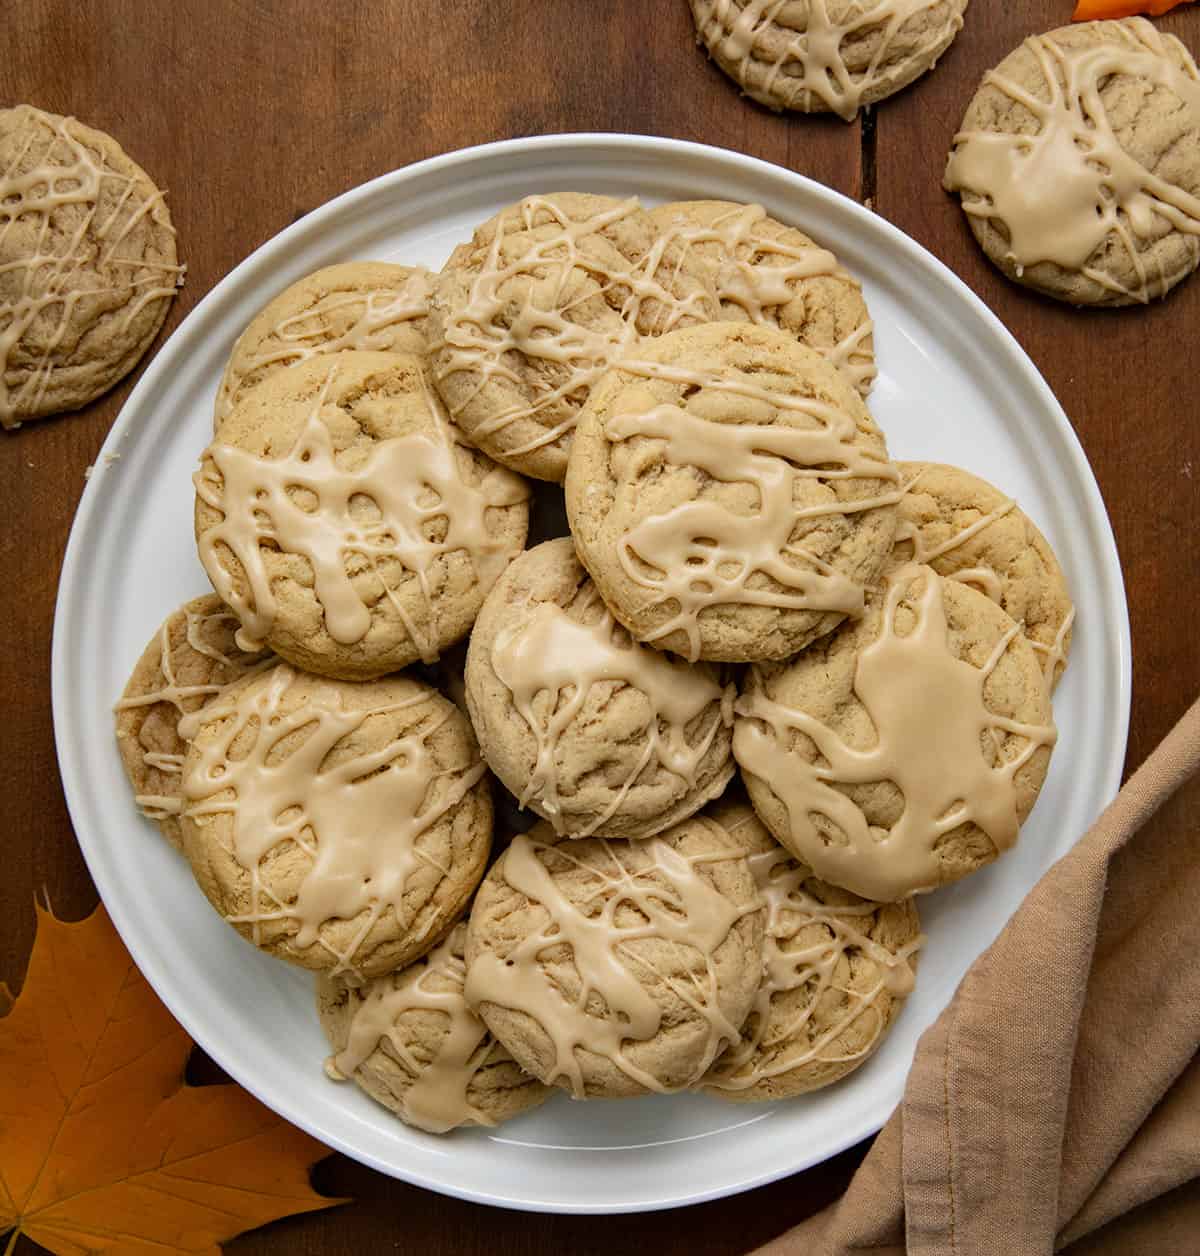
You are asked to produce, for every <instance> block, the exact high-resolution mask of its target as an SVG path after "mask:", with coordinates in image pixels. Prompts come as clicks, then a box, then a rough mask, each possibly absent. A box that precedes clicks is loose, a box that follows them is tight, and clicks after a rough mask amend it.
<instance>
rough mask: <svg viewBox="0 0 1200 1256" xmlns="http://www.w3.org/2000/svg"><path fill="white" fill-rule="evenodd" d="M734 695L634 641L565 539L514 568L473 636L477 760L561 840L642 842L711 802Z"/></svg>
mask: <svg viewBox="0 0 1200 1256" xmlns="http://www.w3.org/2000/svg"><path fill="white" fill-rule="evenodd" d="M734 696H735V694H734V689H733V686H732V685H723V684H722V682H721V678H720V677H719V675H718V673H717V669H716V668H714V667H711V666H706V665H700V666H697V667H689V666H688V665H687V664H686V663H682V662H679V661H677V660H674V659H672V658H670V657H669V656H668V655H666V654H663V653H661V652H660V651H658V650H651V649H647V648H646V647H645V646H642V645H638V644H637V642H636V641H631V640H630V638H629V635H628V634H627V633H626V631H625V630H624V629H623V628H621V627H619V626H618V625H617V624H615V623H614V622H613V619H612V616H611V615H610V614H609V613H608V610H607V608H606V607H605V605H604V603H603V602H602V601H601V600H600V595H599V594H598V593H597V592H596V587H595V585H593V584H592V582H591V580H589V579H588V576H587V572H585V571H584V569H583V567H582V566H580V564H579V561H578V559H577V558H576V556H575V549H574V546H573V545H572V543H571V539H570V537H562V538H560V539H559V540H557V541H547V542H545V544H543V545H539V546H538V547H537V548H536V549H532V550H527V551H526V552H525V553H524V554H522V555H521V556H520V557H519V558H518V559H517V560H516V561H515V562H513V563H511V564H510V565H509V568H508V570H507V571H506V572H505V573H504V575H503V576H501V577H500V579H499V581H497V583H496V585H495V587H494V588H493V589H492V591H491V593H490V594H489V595H488V598H487V601H486V602H484V604H483V610H481V611H480V612H479V619H478V621H477V622H476V624H475V628H474V631H473V632H472V633H471V647H470V651H469V653H468V655H467V704H468V707H469V709H470V712H471V721H472V723H473V724H474V726H475V731H476V733H477V734H478V736H479V743H480V746H481V747H482V749H483V757H484V758H485V759H486V760H487V763H488V766H489V767H490V768H491V769H492V771H493V772H495V773H496V775H497V776H498V777H499V778H500V780H501V781H503V782H504V784H505V785H507V786H508V788H509V789H510V790H511V791H512V792H513V793H514V794H516V795H517V796H518V798H519V799H520V802H521V805H522V806H528V807H530V808H532V809H533V810H534V811H536V812H537V813H538V815H540V816H543V817H544V818H545V819H547V820H549V821H550V822H551V824H552V825H553V826H554V829H555V831H556V832H557V833H558V834H559V835H560V836H566V837H590V836H591V835H592V834H594V833H598V834H600V835H601V836H603V837H648V836H650V835H651V834H653V833H657V832H659V831H660V830H662V829H665V828H669V827H670V826H671V825H672V824H675V823H676V822H677V821H679V820H682V819H684V818H685V817H687V816H689V815H691V814H692V813H693V812H695V811H698V810H699V809H700V808H701V807H702V806H703V805H704V804H705V803H706V802H707V801H708V800H709V799H710V798H713V797H715V796H716V795H717V794H719V793H721V791H722V790H723V789H724V788H725V786H726V785H727V784H728V783H729V780H730V778H731V777H732V776H733V773H734V763H733V756H732V753H731V743H732V737H733V700H734Z"/></svg>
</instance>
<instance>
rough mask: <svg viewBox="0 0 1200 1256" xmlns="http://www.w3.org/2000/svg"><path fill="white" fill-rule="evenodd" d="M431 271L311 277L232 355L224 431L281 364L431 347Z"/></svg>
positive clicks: (223, 394)
mask: <svg viewBox="0 0 1200 1256" xmlns="http://www.w3.org/2000/svg"><path fill="white" fill-rule="evenodd" d="M429 282H430V275H429V272H428V271H427V270H425V269H423V268H422V267H416V268H414V267H411V266H395V265H393V264H392V263H390V262H342V263H340V264H339V265H336V266H326V267H325V268H324V269H323V270H318V271H315V272H314V273H313V274H311V275H306V276H305V277H304V278H303V279H301V280H298V281H297V282H296V283H294V284H292V285H291V287H290V288H285V289H284V291H283V292H281V293H280V294H279V295H278V296H277V297H275V298H274V300H272V301H270V302H268V304H267V305H265V306H264V307H263V308H262V310H260V311H259V313H258V314H256V315H255V317H254V319H253V320H252V321H251V323H250V324H249V326H248V327H247V328H246V330H245V331H244V332H242V334H241V336H239V337H238V340H237V343H236V344H235V345H234V346H233V352H232V353H231V354H230V355H229V362H228V363H227V364H226V367H225V373H224V375H223V376H222V377H221V386H220V388H219V389H218V390H217V399H216V404H215V405H214V407H213V426H214V427H218V426H220V424H221V422H222V421H223V420H224V419H226V418H227V417H228V416H229V415H230V414H231V413H232V412H233V409H234V407H235V406H236V405H237V404H238V402H239V401H241V399H242V398H243V397H244V396H245V395H246V394H247V393H248V392H249V391H250V389H252V388H253V387H254V386H255V385H256V384H260V383H262V381H263V380H264V379H266V378H267V376H269V375H272V374H274V373H275V372H276V371H278V370H279V369H280V368H281V367H285V366H292V365H293V364H295V363H296V362H302V361H304V360H305V359H306V358H311V357H314V356H316V355H318V354H326V353H339V352H341V351H342V350H343V349H374V350H378V351H380V352H386V353H415V354H416V355H417V356H418V357H420V356H422V355H423V354H424V353H425V352H426V349H427V345H426V340H425V319H426V316H427V315H428V313H429Z"/></svg>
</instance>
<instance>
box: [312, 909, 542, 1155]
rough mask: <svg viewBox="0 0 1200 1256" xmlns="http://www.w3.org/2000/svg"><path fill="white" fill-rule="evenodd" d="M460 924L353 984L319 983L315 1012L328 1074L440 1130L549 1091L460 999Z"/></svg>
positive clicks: (489, 1120)
mask: <svg viewBox="0 0 1200 1256" xmlns="http://www.w3.org/2000/svg"><path fill="white" fill-rule="evenodd" d="M466 942H467V926H466V923H465V922H463V923H460V924H457V925H455V926H454V928H453V929H452V930H451V931H450V933H449V934H448V935H447V937H446V939H445V941H443V942H440V943H439V944H438V945H437V946H436V947H434V949H433V950H432V951H430V952H429V953H428V954H427V955H425V956H424V957H423V958H421V959H419V960H417V961H416V962H415V963H414V964H411V965H409V967H407V968H403V969H401V970H400V971H398V972H394V973H389V974H387V975H386V976H383V977H376V978H375V979H374V980H373V981H371V982H369V983H368V984H367V985H366V986H364V987H362V988H361V989H355V988H354V987H352V986H348V985H346V984H345V983H344V982H342V981H339V980H337V979H336V978H331V977H322V978H319V979H318V983H317V1014H318V1016H319V1017H320V1020H321V1027H322V1028H323V1029H324V1030H325V1035H326V1037H327V1038H328V1039H329V1041H330V1043H331V1044H332V1046H333V1054H332V1055H331V1056H330V1057H329V1059H328V1060H327V1061H326V1064H325V1072H326V1073H327V1074H328V1075H329V1077H331V1078H332V1079H333V1080H334V1081H346V1080H347V1079H348V1078H353V1079H354V1081H355V1082H356V1083H357V1084H358V1085H359V1086H360V1087H361V1088H362V1090H363V1091H365V1092H366V1093H367V1094H368V1095H370V1096H371V1098H372V1099H374V1100H375V1101H376V1102H377V1103H381V1104H383V1106H384V1107H385V1108H387V1109H389V1110H390V1111H391V1112H394V1113H395V1114H396V1115H397V1116H398V1117H399V1118H400V1119H401V1120H402V1121H403V1122H405V1124H407V1125H413V1126H416V1128H417V1129H422V1130H427V1131H428V1132H429V1133H431V1134H445V1133H447V1132H448V1131H449V1130H452V1129H457V1128H458V1127H459V1126H462V1125H489V1126H494V1125H499V1124H500V1123H501V1122H502V1121H507V1120H509V1119H511V1118H512V1117H514V1116H518V1115H519V1114H520V1113H522V1112H525V1111H527V1110H528V1109H530V1108H533V1107H536V1106H537V1105H538V1104H539V1103H541V1102H542V1101H543V1100H544V1099H546V1098H547V1096H548V1095H550V1094H551V1091H550V1089H549V1088H548V1087H546V1086H543V1085H542V1084H541V1082H538V1081H535V1080H534V1079H533V1078H532V1077H530V1076H529V1075H528V1074H527V1073H523V1072H522V1071H521V1070H520V1068H518V1067H517V1064H516V1062H515V1061H514V1060H513V1058H512V1056H511V1055H509V1054H508V1052H507V1051H505V1049H504V1048H503V1047H502V1046H501V1045H500V1044H499V1043H498V1042H497V1041H496V1040H495V1038H493V1037H492V1035H491V1034H490V1033H489V1032H488V1028H487V1026H486V1025H485V1024H484V1023H483V1021H481V1020H480V1019H479V1017H477V1016H476V1015H475V1013H474V1012H472V1011H471V1009H470V1008H469V1007H467V1005H466V1002H465V1001H464V999H463V981H464V979H465V976H466V964H465V961H464V959H463V951H464V948H465V947H466Z"/></svg>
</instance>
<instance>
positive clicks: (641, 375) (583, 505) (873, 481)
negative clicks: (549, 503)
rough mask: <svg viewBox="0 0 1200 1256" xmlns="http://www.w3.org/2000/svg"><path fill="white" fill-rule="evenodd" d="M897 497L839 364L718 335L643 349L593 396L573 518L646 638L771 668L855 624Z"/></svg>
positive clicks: (775, 344) (750, 337)
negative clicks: (846, 621) (850, 619)
mask: <svg viewBox="0 0 1200 1256" xmlns="http://www.w3.org/2000/svg"><path fill="white" fill-rule="evenodd" d="M898 482H899V472H898V471H897V470H896V469H895V467H893V466H892V464H891V463H890V462H888V460H887V448H886V446H885V444H884V439H883V436H882V434H881V433H880V431H879V429H878V428H877V427H876V426H875V423H874V422H873V420H872V419H871V416H870V415H869V414H868V413H867V408H866V406H865V405H864V404H863V402H862V398H861V397H859V395H858V394H857V393H856V392H855V391H854V389H853V388H852V387H851V385H850V383H849V382H848V381H847V380H846V379H845V378H844V377H843V376H842V375H841V374H839V372H838V371H837V370H836V369H835V368H834V367H833V366H831V365H830V364H829V363H828V362H826V361H824V360H823V359H822V358H821V357H820V356H818V354H817V353H815V352H814V351H813V350H812V349H808V348H805V346H803V345H800V344H797V343H796V341H795V340H794V339H793V338H792V337H791V336H789V335H787V334H786V333H784V332H782V331H779V330H778V329H776V328H774V327H757V326H753V325H749V324H742V323H712V324H710V325H708V326H706V327H691V328H687V329H685V330H683V331H677V332H673V333H672V334H671V335H669V336H663V337H662V338H661V339H659V340H656V341H647V342H643V343H642V345H640V346H639V347H638V349H637V352H636V354H632V355H631V356H630V357H628V358H626V359H624V360H622V362H621V363H620V365H619V366H617V367H614V368H613V370H611V371H610V372H609V373H608V374H607V375H606V376H605V377H604V378H603V379H602V380H601V381H600V382H599V383H598V384H597V385H596V387H595V388H593V390H592V394H591V396H590V397H589V399H588V403H587V405H586V406H585V407H584V409H583V412H582V413H581V415H580V420H579V427H578V429H577V431H576V434H575V447H574V449H573V450H572V453H571V463H570V467H569V469H568V472H567V485H566V488H567V514H568V516H569V517H570V520H571V530H572V532H573V533H574V536H575V545H576V548H577V549H578V551H579V557H580V559H581V560H582V561H583V564H584V566H585V567H586V568H587V569H588V572H589V573H590V574H591V577H592V579H593V580H595V582H596V586H597V588H598V589H599V590H600V593H601V595H602V596H603V598H604V600H605V602H607V603H608V606H609V608H610V609H611V610H612V612H613V614H614V615H615V616H616V617H617V619H619V620H620V621H621V622H622V623H623V624H624V625H625V626H626V627H627V628H628V629H629V631H630V632H631V633H632V634H633V636H634V637H635V638H637V639H638V640H639V641H644V642H646V643H648V644H650V645H654V646H657V647H658V648H659V649H665V650H674V651H675V652H676V653H678V654H683V655H686V656H687V657H688V658H689V659H692V660H695V659H698V658H703V659H717V660H726V661H731V662H740V661H753V660H757V659H778V658H788V657H790V656H791V655H793V654H795V653H796V652H797V651H798V650H802V649H803V648H804V647H805V646H806V645H808V643H809V642H810V641H813V640H814V639H815V638H817V637H819V636H821V635H823V634H824V633H826V632H829V631H830V630H831V629H832V628H834V627H836V625H837V624H838V623H839V622H840V621H841V619H842V618H843V617H844V616H846V615H857V614H861V612H862V609H863V606H864V598H865V590H866V587H867V586H868V585H869V584H871V583H872V582H873V581H874V580H875V578H876V576H877V575H878V573H879V571H880V569H881V567H882V565H883V563H884V560H885V559H886V558H887V555H888V553H889V552H890V551H891V548H892V538H893V533H894V531H895V525H896V505H895V503H896V501H897V498H898V487H897V485H898Z"/></svg>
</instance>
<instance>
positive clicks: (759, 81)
mask: <svg viewBox="0 0 1200 1256" xmlns="http://www.w3.org/2000/svg"><path fill="white" fill-rule="evenodd" d="M690 3H691V6H692V16H693V17H694V18H695V20H696V30H697V37H698V39H699V40H700V42H701V43H702V44H703V45H704V46H705V48H707V49H708V53H709V55H710V56H711V57H712V59H713V60H714V61H715V62H716V63H717V64H718V65H719V66H720V67H721V69H722V70H724V71H725V73H726V74H728V75H729V77H730V78H732V79H733V80H734V82H735V83H737V84H739V85H740V87H741V89H742V91H744V92H745V93H746V95H747V96H749V97H750V98H751V99H752V100H757V101H758V102H759V104H762V105H766V106H767V108H768V109H776V110H779V109H795V110H797V111H799V112H801V113H836V114H837V115H838V117H840V118H844V119H845V120H846V121H847V122H850V121H853V119H854V116H855V114H857V113H858V111H859V109H860V108H862V106H863V105H871V104H874V103H875V102H876V101H878V100H883V99H884V98H885V97H887V96H891V95H892V94H893V93H895V92H898V91H899V90H900V89H901V88H902V87H907V86H908V85H909V84H910V83H911V82H913V81H914V79H918V78H920V77H921V75H922V74H927V73H928V72H929V71H930V70H932V69H933V67H934V66H935V65H936V64H937V61H938V58H939V57H940V56H941V55H942V53H944V52H945V51H946V49H947V48H949V47H950V45H951V44H952V43H953V42H954V37H955V36H956V35H957V34H958V32H959V31H960V30H961V29H962V24H963V13H964V12H965V11H966V8H967V0H690Z"/></svg>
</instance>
